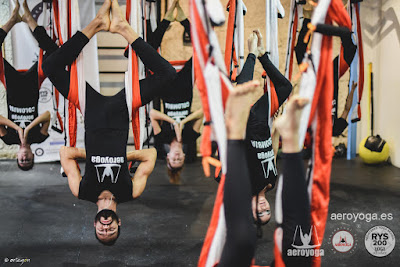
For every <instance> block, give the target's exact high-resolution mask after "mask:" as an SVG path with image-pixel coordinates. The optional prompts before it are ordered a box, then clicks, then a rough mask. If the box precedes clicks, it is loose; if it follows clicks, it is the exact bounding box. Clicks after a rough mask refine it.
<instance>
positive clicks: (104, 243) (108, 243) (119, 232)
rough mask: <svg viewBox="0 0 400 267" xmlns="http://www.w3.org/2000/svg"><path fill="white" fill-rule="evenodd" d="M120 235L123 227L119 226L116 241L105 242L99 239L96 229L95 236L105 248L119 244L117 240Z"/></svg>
mask: <svg viewBox="0 0 400 267" xmlns="http://www.w3.org/2000/svg"><path fill="white" fill-rule="evenodd" d="M120 234H121V226H119V225H118V234H117V237H116V238H114V239H111V240H109V241H103V240H101V239H99V237H98V236H97V233H96V228H95V229H94V236H95V237H96V239H97V240H98V241H99V242H100V243H101V244H103V245H104V246H113V245H114V244H115V242H117V239H118V237H119V235H120Z"/></svg>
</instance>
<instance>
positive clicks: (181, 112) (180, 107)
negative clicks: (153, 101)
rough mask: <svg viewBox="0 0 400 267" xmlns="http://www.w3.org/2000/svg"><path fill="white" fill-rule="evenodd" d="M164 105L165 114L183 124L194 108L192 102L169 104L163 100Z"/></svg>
mask: <svg viewBox="0 0 400 267" xmlns="http://www.w3.org/2000/svg"><path fill="white" fill-rule="evenodd" d="M163 103H164V113H165V114H166V115H167V116H168V117H171V118H173V119H174V120H175V121H177V122H181V121H182V120H184V119H185V118H186V117H187V116H189V114H190V109H191V106H192V101H191V99H190V100H186V101H185V100H181V101H179V102H167V101H166V100H163Z"/></svg>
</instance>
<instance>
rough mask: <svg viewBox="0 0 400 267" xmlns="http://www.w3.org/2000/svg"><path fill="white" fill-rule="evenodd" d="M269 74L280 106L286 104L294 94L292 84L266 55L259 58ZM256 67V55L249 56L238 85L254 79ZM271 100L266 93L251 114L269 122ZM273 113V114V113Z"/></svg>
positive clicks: (238, 78) (254, 106)
mask: <svg viewBox="0 0 400 267" xmlns="http://www.w3.org/2000/svg"><path fill="white" fill-rule="evenodd" d="M258 59H259V60H260V62H261V64H262V66H263V68H264V70H265V71H266V72H267V75H268V77H269V78H270V79H271V81H272V83H273V84H274V86H275V92H276V96H277V97H278V102H279V106H281V105H282V104H283V102H285V100H286V99H287V98H288V96H289V95H290V93H291V92H292V84H291V83H290V81H289V80H288V79H286V77H285V76H283V75H282V73H280V71H279V70H278V69H277V68H276V67H275V65H274V64H273V63H272V62H271V60H269V58H268V54H267V53H265V54H264V55H263V56H261V57H259V58H258ZM254 65H255V55H254V54H251V53H250V54H249V55H248V56H247V59H246V62H245V64H244V66H243V69H242V72H241V73H240V74H239V76H238V77H237V83H238V84H242V83H245V82H248V81H251V80H252V79H253V73H254ZM270 108H271V107H270V106H269V99H268V93H267V92H266V93H265V94H264V95H263V96H262V97H261V98H260V99H259V100H258V101H257V102H256V104H254V105H253V107H252V108H251V110H252V112H251V114H256V117H257V120H259V121H260V120H262V121H268V120H269V117H268V114H269V109H270ZM271 113H272V112H271Z"/></svg>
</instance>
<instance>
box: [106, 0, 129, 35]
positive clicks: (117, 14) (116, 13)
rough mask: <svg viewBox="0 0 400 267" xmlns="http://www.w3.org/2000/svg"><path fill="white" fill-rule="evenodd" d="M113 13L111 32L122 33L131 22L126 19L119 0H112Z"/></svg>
mask: <svg viewBox="0 0 400 267" xmlns="http://www.w3.org/2000/svg"><path fill="white" fill-rule="evenodd" d="M111 15H112V19H111V25H110V32H112V33H119V34H121V31H123V29H124V28H125V27H126V26H129V23H128V22H127V21H126V19H125V16H124V13H123V12H122V10H121V7H120V6H119V4H118V1H117V0H113V1H112V6H111Z"/></svg>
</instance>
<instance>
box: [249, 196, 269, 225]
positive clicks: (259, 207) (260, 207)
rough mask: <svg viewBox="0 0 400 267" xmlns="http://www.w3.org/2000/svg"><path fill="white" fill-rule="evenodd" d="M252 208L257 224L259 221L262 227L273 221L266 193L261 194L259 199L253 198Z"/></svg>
mask: <svg viewBox="0 0 400 267" xmlns="http://www.w3.org/2000/svg"><path fill="white" fill-rule="evenodd" d="M251 206H252V212H253V218H254V221H255V222H258V221H259V222H260V223H261V225H265V224H267V223H269V221H270V220H271V207H270V205H269V202H268V200H267V198H266V197H265V194H264V193H262V194H259V195H258V197H257V196H253V200H252V205H251Z"/></svg>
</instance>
